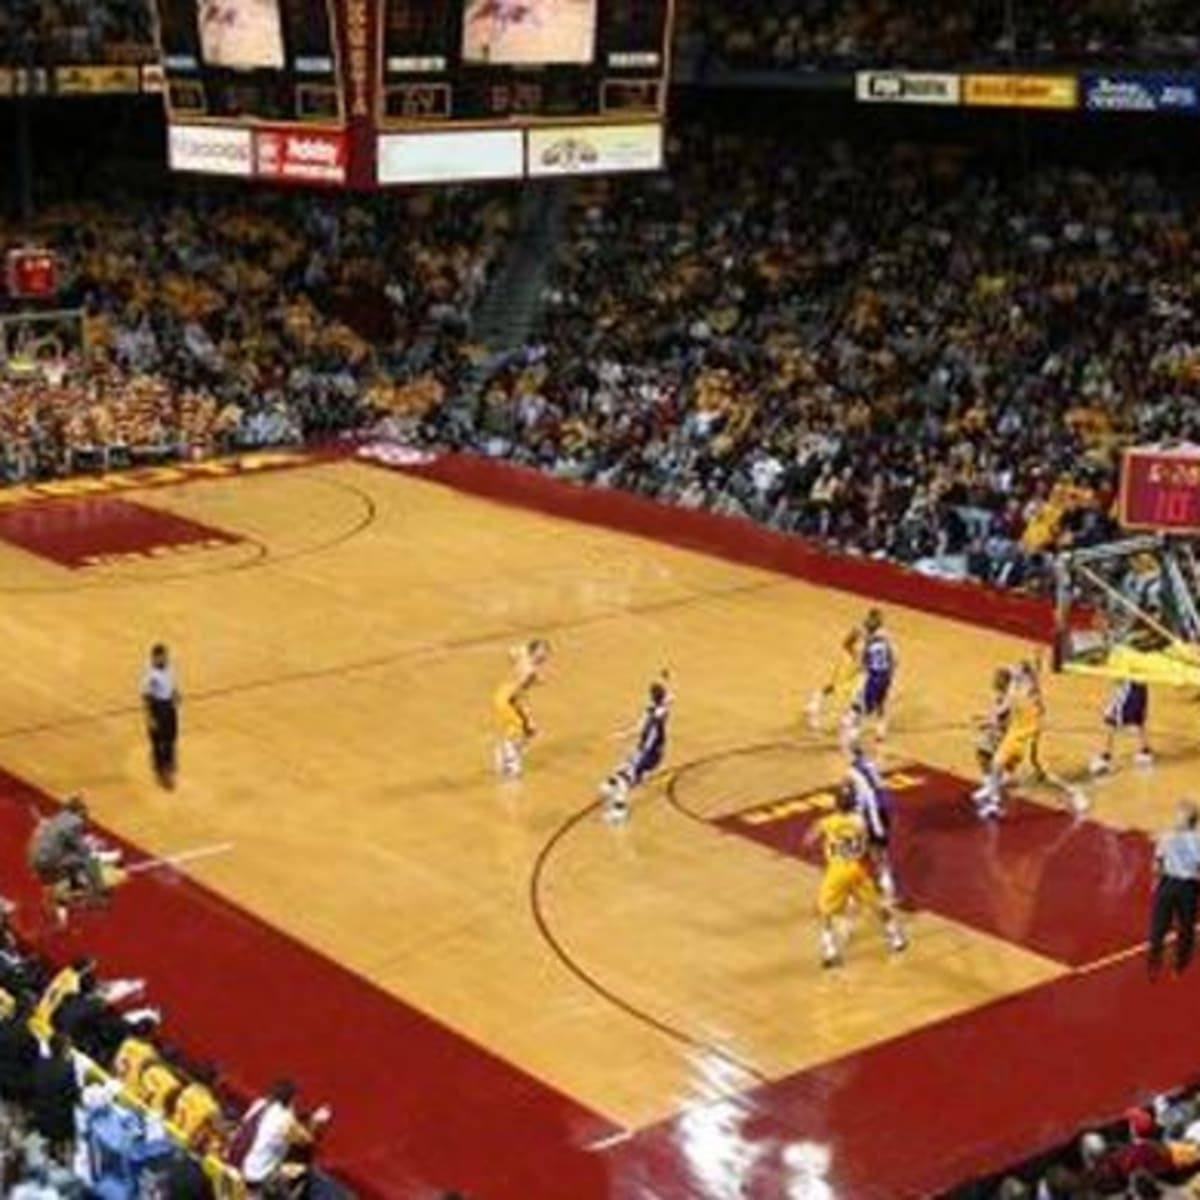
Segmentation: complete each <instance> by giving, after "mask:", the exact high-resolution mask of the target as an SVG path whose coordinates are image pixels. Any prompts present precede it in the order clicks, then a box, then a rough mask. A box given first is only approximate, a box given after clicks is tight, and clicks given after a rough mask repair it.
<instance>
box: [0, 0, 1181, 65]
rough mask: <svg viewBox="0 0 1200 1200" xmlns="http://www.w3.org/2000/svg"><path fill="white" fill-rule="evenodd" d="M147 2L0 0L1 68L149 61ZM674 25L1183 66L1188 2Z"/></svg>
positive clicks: (747, 58) (915, 4)
mask: <svg viewBox="0 0 1200 1200" xmlns="http://www.w3.org/2000/svg"><path fill="white" fill-rule="evenodd" d="M151 3H152V0H5V3H4V4H0V65H8V64H18V63H19V64H31V63H37V64H38V65H58V64H79V63H93V62H96V63H129V62H147V61H150V60H152V59H153V57H154V50H153V33H152V27H151V18H150V7H151ZM679 7H680V26H681V32H682V33H683V34H684V35H685V36H693V37H696V38H699V39H700V40H701V41H702V42H703V43H704V44H705V45H706V47H707V49H708V51H709V52H710V53H711V54H713V55H714V56H715V57H717V58H718V59H720V60H721V61H723V62H726V63H728V64H730V65H735V66H747V65H749V66H756V67H771V68H778V69H787V70H790V69H795V68H813V67H844V66H853V65H865V66H888V65H905V66H940V67H956V66H962V65H965V64H972V63H981V62H982V63H995V64H1001V65H1009V64H1013V63H1031V64H1043V65H1044V64H1054V65H1080V64H1092V63H1129V62H1143V63H1155V64H1158V63H1172V64H1177V65H1190V64H1191V63H1194V62H1195V60H1196V56H1197V54H1198V53H1200V17H1198V16H1197V12H1196V6H1195V5H1194V4H1193V3H1191V0H1133V2H1130V0H1073V2H1072V3H1069V4H1068V3H1062V2H1061V0H964V2H959V3H955V2H954V0H682V2H681V4H680V6H679Z"/></svg>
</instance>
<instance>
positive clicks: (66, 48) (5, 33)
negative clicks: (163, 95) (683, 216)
mask: <svg viewBox="0 0 1200 1200" xmlns="http://www.w3.org/2000/svg"><path fill="white" fill-rule="evenodd" d="M153 42H154V37H153V33H152V30H151V24H150V6H149V4H148V3H147V0H5V3H4V4H2V5H0V65H14V66H16V65H20V66H34V65H36V66H52V65H59V64H64V65H66V64H72V65H78V64H83V63H87V64H91V63H142V62H150V61H152V60H153V58H154V47H153Z"/></svg>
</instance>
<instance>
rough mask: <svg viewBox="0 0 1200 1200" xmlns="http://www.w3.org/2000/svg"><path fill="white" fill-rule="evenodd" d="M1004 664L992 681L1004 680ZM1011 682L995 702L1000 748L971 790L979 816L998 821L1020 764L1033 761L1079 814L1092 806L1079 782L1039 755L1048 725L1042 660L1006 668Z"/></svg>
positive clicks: (1039, 773) (1038, 773) (1037, 770)
mask: <svg viewBox="0 0 1200 1200" xmlns="http://www.w3.org/2000/svg"><path fill="white" fill-rule="evenodd" d="M1003 671H1004V669H1002V670H1001V671H1000V672H997V674H996V676H995V679H994V680H993V686H997V685H998V684H1000V683H1001V682H1002V681H1003V679H1004V674H1003ZM1007 679H1008V686H1007V689H1006V691H1005V692H1004V695H1003V696H1002V697H997V699H996V700H995V702H994V706H993V717H992V722H993V724H995V725H996V727H997V728H998V729H1002V731H1003V732H1001V733H999V735H998V737H997V739H996V748H995V751H994V752H993V753H992V755H991V761H990V762H989V763H988V764H987V766H986V768H985V773H984V779H983V782H982V783H981V784H980V786H979V787H978V788H976V790H975V791H974V792H973V793H972V799H974V800H975V802H976V806H977V811H978V813H979V816H980V817H982V818H983V819H984V820H994V819H996V818H997V817H1000V816H1002V815H1003V812H1004V791H1005V788H1006V787H1008V786H1009V785H1011V784H1012V783H1013V782H1014V780H1015V778H1016V776H1017V773H1018V772H1019V771H1020V769H1021V768H1022V767H1023V766H1025V765H1029V766H1030V767H1032V768H1033V770H1034V772H1035V776H1036V778H1037V779H1038V780H1040V781H1048V782H1050V783H1052V784H1054V785H1055V786H1056V787H1058V788H1059V789H1060V790H1061V791H1062V792H1063V793H1064V794H1065V796H1066V798H1067V800H1068V803H1069V804H1070V806H1071V808H1072V810H1073V811H1074V812H1075V813H1076V814H1077V815H1078V814H1082V813H1084V812H1085V811H1086V810H1087V807H1088V799H1087V797H1086V796H1085V795H1084V793H1083V792H1082V791H1081V790H1080V789H1079V788H1076V787H1071V786H1070V785H1068V784H1067V783H1065V782H1064V781H1063V780H1061V779H1058V778H1056V777H1054V776H1051V775H1050V774H1049V772H1047V771H1046V770H1045V769H1044V768H1043V766H1042V764H1041V760H1040V759H1039V757H1038V748H1039V745H1040V741H1041V736H1042V728H1043V726H1044V724H1045V717H1046V704H1045V698H1044V696H1043V693H1042V682H1041V664H1040V662H1039V661H1038V660H1036V659H1034V660H1030V659H1024V660H1022V661H1021V662H1019V663H1018V664H1017V665H1016V666H1015V667H1013V668H1011V669H1008V670H1007Z"/></svg>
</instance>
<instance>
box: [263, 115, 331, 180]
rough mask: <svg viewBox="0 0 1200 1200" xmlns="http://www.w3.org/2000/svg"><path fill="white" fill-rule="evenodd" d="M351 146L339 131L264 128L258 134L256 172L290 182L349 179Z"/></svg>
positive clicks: (264, 177) (265, 176) (265, 177)
mask: <svg viewBox="0 0 1200 1200" xmlns="http://www.w3.org/2000/svg"><path fill="white" fill-rule="evenodd" d="M347 156H348V147H347V143H346V135H345V134H344V133H342V132H340V131H338V130H332V131H330V130H322V129H269V128H268V129H260V130H257V131H256V132H255V135H254V174H255V176H256V177H257V178H259V179H266V180H277V181H280V182H285V183H287V182H290V183H328V184H335V185H341V184H344V183H345V182H346V161H347Z"/></svg>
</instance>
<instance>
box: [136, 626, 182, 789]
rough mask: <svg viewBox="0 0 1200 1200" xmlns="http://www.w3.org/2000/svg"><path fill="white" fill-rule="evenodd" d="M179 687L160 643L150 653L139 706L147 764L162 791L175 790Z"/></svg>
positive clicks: (168, 657)
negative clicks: (147, 750) (146, 739)
mask: <svg viewBox="0 0 1200 1200" xmlns="http://www.w3.org/2000/svg"><path fill="white" fill-rule="evenodd" d="M179 701H180V696H179V686H178V684H177V683H176V682H175V668H174V667H173V666H172V665H171V660H170V656H169V655H168V653H167V648H166V646H164V645H163V644H162V642H158V643H156V644H155V645H154V646H153V647H152V648H151V650H150V661H149V663H147V665H146V670H145V673H144V674H143V675H142V706H143V708H144V710H145V713H146V733H147V735H148V736H149V738H150V761H151V764H152V765H153V767H154V776H155V778H156V779H157V780H158V782H159V784H160V785H161V786H162V787H165V788H173V787H174V786H175V773H176V768H177V766H178V761H177V757H176V746H177V743H178V741H179Z"/></svg>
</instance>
